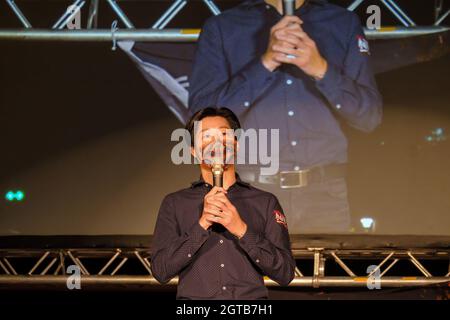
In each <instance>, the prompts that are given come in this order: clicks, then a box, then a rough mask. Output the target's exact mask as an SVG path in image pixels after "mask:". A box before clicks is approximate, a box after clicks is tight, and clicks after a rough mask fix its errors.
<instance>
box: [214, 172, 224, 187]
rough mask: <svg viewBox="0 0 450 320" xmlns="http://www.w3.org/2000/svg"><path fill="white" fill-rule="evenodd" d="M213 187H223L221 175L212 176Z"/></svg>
mask: <svg viewBox="0 0 450 320" xmlns="http://www.w3.org/2000/svg"><path fill="white" fill-rule="evenodd" d="M213 185H214V187H223V175H222V174H213Z"/></svg>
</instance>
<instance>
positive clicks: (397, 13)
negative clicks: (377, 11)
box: [381, 0, 410, 27]
mask: <svg viewBox="0 0 450 320" xmlns="http://www.w3.org/2000/svg"><path fill="white" fill-rule="evenodd" d="M381 3H382V4H384V6H385V7H386V8H388V10H389V11H390V12H391V13H392V14H393V15H394V16H395V17H396V18H397V19H398V21H400V22H401V23H402V24H403V25H404V26H405V27H408V26H410V24H409V22H408V21H407V20H405V18H404V17H402V15H401V14H400V13H399V12H397V11H396V10H395V8H394V7H393V6H392V4H391V3H390V2H388V1H387V0H381Z"/></svg>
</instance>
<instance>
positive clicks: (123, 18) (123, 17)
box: [108, 0, 134, 29]
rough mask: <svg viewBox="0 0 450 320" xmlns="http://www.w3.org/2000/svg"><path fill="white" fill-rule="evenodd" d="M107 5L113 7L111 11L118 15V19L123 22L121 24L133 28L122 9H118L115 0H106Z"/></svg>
mask: <svg viewBox="0 0 450 320" xmlns="http://www.w3.org/2000/svg"><path fill="white" fill-rule="evenodd" d="M108 3H109V5H110V6H111V8H112V9H113V11H114V12H115V13H116V14H117V16H118V17H119V19H120V20H121V21H122V22H123V24H124V25H125V26H126V27H127V28H128V29H134V25H133V23H132V22H131V20H130V19H128V17H127V16H126V14H125V13H124V12H123V11H122V9H120V7H119V5H118V4H117V2H116V0H108Z"/></svg>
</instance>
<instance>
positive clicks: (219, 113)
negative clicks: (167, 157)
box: [185, 107, 241, 146]
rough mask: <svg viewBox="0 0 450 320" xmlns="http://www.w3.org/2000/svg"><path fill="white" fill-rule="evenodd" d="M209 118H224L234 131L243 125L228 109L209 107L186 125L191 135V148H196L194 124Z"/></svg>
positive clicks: (198, 112)
mask: <svg viewBox="0 0 450 320" xmlns="http://www.w3.org/2000/svg"><path fill="white" fill-rule="evenodd" d="M207 117H222V118H225V119H226V120H227V121H228V124H229V125H230V128H231V129H233V130H237V129H240V128H241V123H240V122H239V119H238V117H237V116H236V115H235V114H234V112H233V111H231V110H230V109H228V108H212V107H208V108H205V109H202V110H199V111H197V112H196V113H194V115H193V116H192V117H191V119H189V121H188V122H187V123H186V127H185V129H186V130H187V131H189V135H190V136H191V146H194V135H195V132H194V124H195V122H196V121H201V120H203V119H204V118H207Z"/></svg>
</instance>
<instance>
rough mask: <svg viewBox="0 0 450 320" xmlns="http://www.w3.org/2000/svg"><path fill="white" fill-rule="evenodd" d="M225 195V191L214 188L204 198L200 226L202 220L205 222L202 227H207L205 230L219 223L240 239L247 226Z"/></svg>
mask: <svg viewBox="0 0 450 320" xmlns="http://www.w3.org/2000/svg"><path fill="white" fill-rule="evenodd" d="M213 190H214V192H213ZM226 193H227V192H226V190H225V189H223V188H218V187H214V188H213V189H212V190H211V191H210V192H209V193H208V194H207V195H206V196H205V200H204V205H203V214H202V217H201V218H200V225H202V219H203V220H205V221H206V223H205V224H204V225H208V226H207V228H209V227H210V226H211V225H212V223H214V222H216V223H220V224H221V225H223V226H224V227H225V228H226V229H227V230H228V231H230V232H231V233H232V234H233V235H235V236H236V237H238V238H241V237H242V236H243V235H244V234H245V232H246V231H247V225H246V224H245V222H244V221H243V220H242V219H241V216H240V215H239V212H238V211H237V209H236V207H235V206H233V204H232V203H231V202H230V200H228V198H227V196H226ZM202 227H203V225H202ZM207 228H205V229H207Z"/></svg>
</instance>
